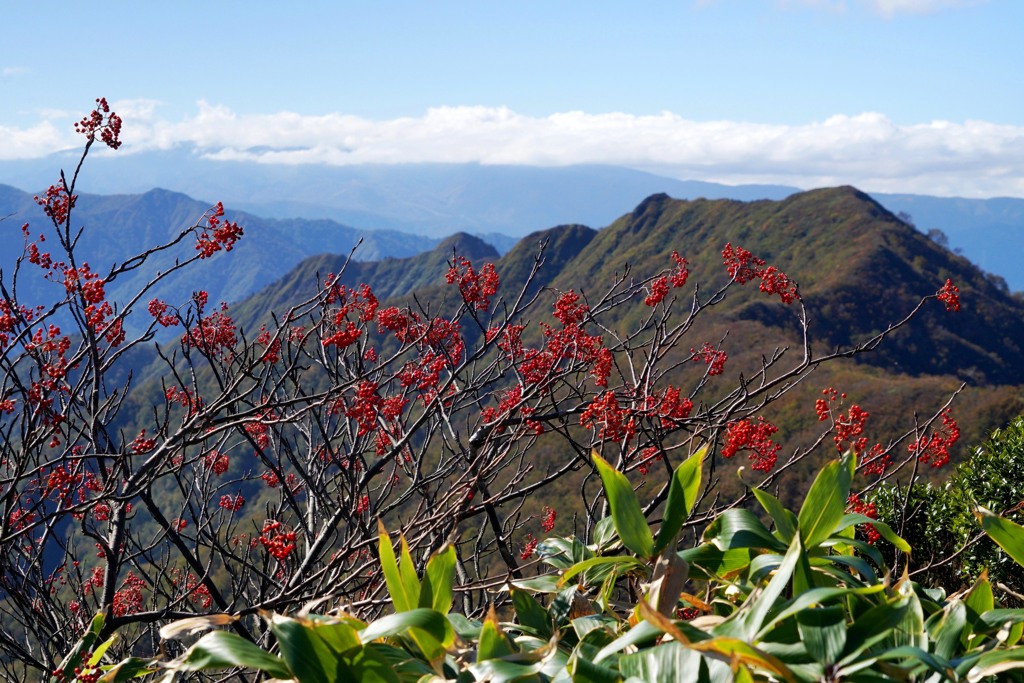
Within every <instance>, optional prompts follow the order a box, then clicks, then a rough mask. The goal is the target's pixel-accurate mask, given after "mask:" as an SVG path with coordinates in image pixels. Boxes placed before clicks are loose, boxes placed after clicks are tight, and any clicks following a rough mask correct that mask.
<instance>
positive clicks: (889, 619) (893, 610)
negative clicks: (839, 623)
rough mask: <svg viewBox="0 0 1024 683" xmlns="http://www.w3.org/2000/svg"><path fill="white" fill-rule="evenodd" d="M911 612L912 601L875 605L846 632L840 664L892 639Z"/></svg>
mask: <svg viewBox="0 0 1024 683" xmlns="http://www.w3.org/2000/svg"><path fill="white" fill-rule="evenodd" d="M908 611H910V601H909V600H907V599H906V598H897V599H894V600H891V601H889V602H883V603H881V604H878V605H875V606H874V607H872V608H871V609H869V610H867V611H866V612H864V613H863V614H861V615H860V616H859V617H858V618H857V620H856V621H855V622H853V624H852V625H851V626H850V627H849V628H848V629H847V631H846V649H845V650H844V651H843V659H842V661H841V662H840V664H848V663H851V662H853V661H854V660H855V659H857V658H858V657H859V656H860V655H861V653H863V652H865V651H867V650H868V649H870V648H871V647H872V646H874V645H875V644H876V643H879V642H881V641H883V640H888V639H891V638H892V634H893V631H894V629H895V628H896V627H897V626H898V625H899V624H900V622H902V621H903V617H904V615H906V613H907V612H908Z"/></svg>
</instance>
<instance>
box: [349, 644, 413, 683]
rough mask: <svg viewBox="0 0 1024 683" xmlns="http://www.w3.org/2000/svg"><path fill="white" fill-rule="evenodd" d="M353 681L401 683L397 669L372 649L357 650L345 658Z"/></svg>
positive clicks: (360, 682) (362, 682)
mask: <svg viewBox="0 0 1024 683" xmlns="http://www.w3.org/2000/svg"><path fill="white" fill-rule="evenodd" d="M345 665H346V667H347V669H348V671H349V672H351V675H352V677H351V679H350V680H353V681H359V683H400V682H401V680H402V679H401V678H399V676H398V674H397V673H396V671H395V667H394V666H393V665H392V663H391V662H389V661H388V660H387V659H385V658H384V657H383V656H382V655H380V654H379V653H378V652H376V651H375V649H374V648H372V647H364V648H361V649H359V650H357V651H356V652H355V653H353V654H352V655H351V656H349V657H346V658H345Z"/></svg>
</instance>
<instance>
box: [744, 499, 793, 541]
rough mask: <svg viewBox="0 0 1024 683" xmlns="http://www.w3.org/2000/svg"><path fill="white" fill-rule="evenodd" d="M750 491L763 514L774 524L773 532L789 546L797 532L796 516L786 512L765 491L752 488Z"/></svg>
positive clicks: (779, 503) (781, 505)
mask: <svg viewBox="0 0 1024 683" xmlns="http://www.w3.org/2000/svg"><path fill="white" fill-rule="evenodd" d="M751 491H752V492H753V493H754V497H755V498H757V501H758V502H759V503H761V507H763V508H764V510H765V512H767V513H768V514H769V515H770V516H771V518H772V521H774V522H775V532H776V533H777V534H778V535H779V539H780V540H781V541H782V542H783V543H785V544H786V545H789V543H790V541H792V540H793V536H794V535H796V531H797V521H796V515H794V514H793V512H792V511H791V510H787V509H786V507H785V506H784V505H783V504H782V503H781V502H779V499H778V498H776V497H775V496H773V495H772V494H770V493H768V492H767V491H763V490H761V489H759V488H752V489H751Z"/></svg>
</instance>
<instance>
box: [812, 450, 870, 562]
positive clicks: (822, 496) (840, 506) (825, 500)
mask: <svg viewBox="0 0 1024 683" xmlns="http://www.w3.org/2000/svg"><path fill="white" fill-rule="evenodd" d="M855 465H856V463H855V462H854V458H853V455H852V454H850V453H847V454H846V455H844V456H843V457H842V459H841V460H833V461H832V462H830V463H829V464H827V465H825V467H824V468H823V469H822V470H821V472H819V473H818V476H817V477H816V478H815V479H814V483H813V484H811V489H810V490H809V491H808V492H807V497H806V498H804V504H803V505H802V506H801V507H800V514H799V515H798V516H797V525H798V526H799V528H800V537H801V538H802V539H803V544H804V547H805V548H807V549H808V550H813V549H814V548H816V547H817V546H818V545H820V544H821V543H822V542H823V541H825V540H826V539H828V537H829V536H831V535H832V534H833V532H834V531H835V528H836V526H837V525H838V524H839V520H841V519H842V518H843V515H844V514H845V512H846V499H847V498H848V497H849V495H850V483H851V482H852V481H853V472H854V466H855Z"/></svg>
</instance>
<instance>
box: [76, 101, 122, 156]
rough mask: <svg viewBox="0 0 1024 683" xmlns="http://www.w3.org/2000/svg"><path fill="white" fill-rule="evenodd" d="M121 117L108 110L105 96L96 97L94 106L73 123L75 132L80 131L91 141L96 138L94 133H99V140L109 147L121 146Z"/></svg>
mask: <svg viewBox="0 0 1024 683" xmlns="http://www.w3.org/2000/svg"><path fill="white" fill-rule="evenodd" d="M121 124H122V121H121V117H120V116H118V115H117V114H115V113H114V112H112V111H110V105H109V104H107V98H106V97H98V98H96V108H95V109H93V110H92V112H91V113H90V114H89V115H88V116H85V117H83V118H82V120H81V121H79V122H78V123H76V124H75V132H76V133H81V134H82V135H84V136H86V137H87V138H88V139H89V142H92V141H93V140H95V139H96V133H97V132H99V134H100V141H101V142H103V144H105V145H106V146H107V147H109V148H110V149H117V148H119V147H120V146H121V141H120V139H119V138H120V136H121Z"/></svg>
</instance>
